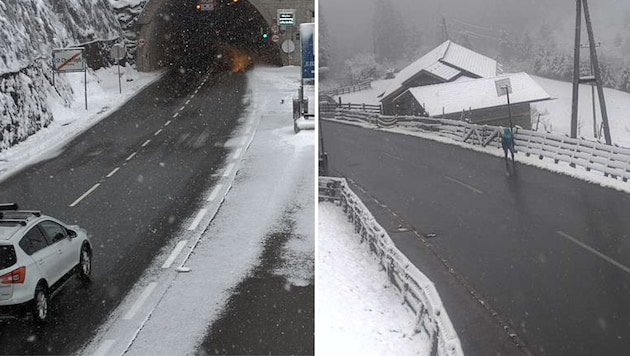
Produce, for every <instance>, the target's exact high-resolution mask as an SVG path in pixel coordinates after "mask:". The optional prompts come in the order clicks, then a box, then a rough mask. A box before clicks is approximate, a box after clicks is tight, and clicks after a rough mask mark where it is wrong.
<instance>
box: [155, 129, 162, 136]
mask: <svg viewBox="0 0 630 356" xmlns="http://www.w3.org/2000/svg"><path fill="white" fill-rule="evenodd" d="M160 132H162V129H159V130H157V131H155V133H154V134H153V136H157V135H159V134H160Z"/></svg>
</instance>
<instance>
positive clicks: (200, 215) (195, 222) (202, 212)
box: [188, 209, 208, 231]
mask: <svg viewBox="0 0 630 356" xmlns="http://www.w3.org/2000/svg"><path fill="white" fill-rule="evenodd" d="M207 212H208V209H201V210H199V212H198V213H197V216H196V217H195V220H193V222H192V224H190V226H189V227H188V230H190V231H192V230H194V229H196V228H197V226H199V223H200V222H201V219H203V216H204V215H206V213H207Z"/></svg>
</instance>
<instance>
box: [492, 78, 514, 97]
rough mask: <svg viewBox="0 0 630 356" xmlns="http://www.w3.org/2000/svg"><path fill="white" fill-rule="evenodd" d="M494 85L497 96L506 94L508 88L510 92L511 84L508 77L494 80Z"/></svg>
mask: <svg viewBox="0 0 630 356" xmlns="http://www.w3.org/2000/svg"><path fill="white" fill-rule="evenodd" d="M494 86H495V87H496V89H497V96H503V95H507V94H508V90H509V92H510V94H512V84H510V78H503V79H499V80H495V81H494ZM506 89H507V90H506Z"/></svg>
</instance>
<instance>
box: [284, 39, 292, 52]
mask: <svg viewBox="0 0 630 356" xmlns="http://www.w3.org/2000/svg"><path fill="white" fill-rule="evenodd" d="M282 51H283V52H284V53H293V51H295V43H293V41H291V40H285V41H284V42H282Z"/></svg>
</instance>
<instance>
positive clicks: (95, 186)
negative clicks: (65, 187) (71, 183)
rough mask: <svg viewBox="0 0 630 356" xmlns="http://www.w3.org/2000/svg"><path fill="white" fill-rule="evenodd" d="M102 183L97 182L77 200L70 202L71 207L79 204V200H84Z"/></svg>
mask: <svg viewBox="0 0 630 356" xmlns="http://www.w3.org/2000/svg"><path fill="white" fill-rule="evenodd" d="M99 185H101V183H96V184H94V186H93V187H92V188H90V189H89V190H88V191H87V192H85V193H83V195H82V196H80V197H79V198H78V199H77V200H75V201H74V202H73V203H72V204H70V207H71V208H73V207H74V206H76V205H77V204H79V202H80V201H81V200H83V199H84V198H85V197H87V196H88V195H90V193H92V192H93V191H95V190H96V188H98V186H99Z"/></svg>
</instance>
